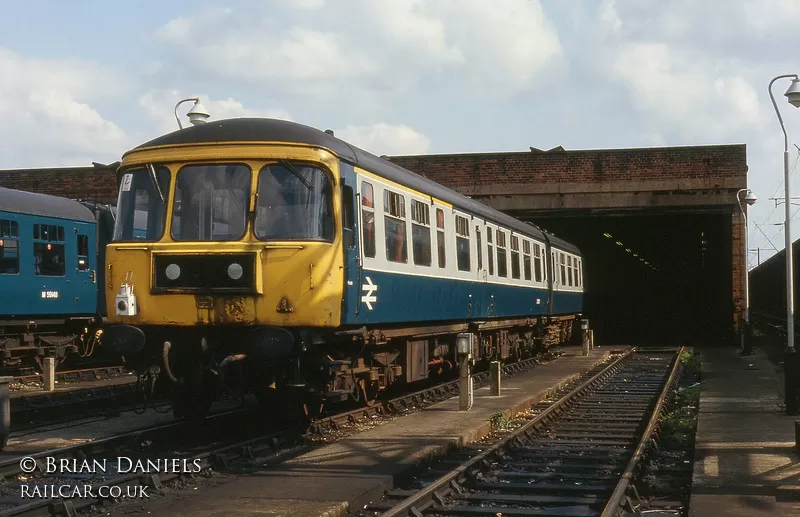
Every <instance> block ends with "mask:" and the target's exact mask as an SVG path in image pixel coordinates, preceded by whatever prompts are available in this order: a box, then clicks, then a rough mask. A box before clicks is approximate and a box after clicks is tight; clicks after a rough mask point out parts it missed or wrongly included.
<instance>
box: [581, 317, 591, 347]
mask: <svg viewBox="0 0 800 517" xmlns="http://www.w3.org/2000/svg"><path fill="white" fill-rule="evenodd" d="M581 334H582V336H581V337H582V338H583V355H589V350H590V348H589V320H587V319H582V320H581Z"/></svg>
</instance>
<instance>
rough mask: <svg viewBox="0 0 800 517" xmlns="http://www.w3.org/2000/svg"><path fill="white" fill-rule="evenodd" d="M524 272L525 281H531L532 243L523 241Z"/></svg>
mask: <svg viewBox="0 0 800 517" xmlns="http://www.w3.org/2000/svg"><path fill="white" fill-rule="evenodd" d="M522 272H523V273H524V274H525V280H530V279H531V243H530V241H522Z"/></svg>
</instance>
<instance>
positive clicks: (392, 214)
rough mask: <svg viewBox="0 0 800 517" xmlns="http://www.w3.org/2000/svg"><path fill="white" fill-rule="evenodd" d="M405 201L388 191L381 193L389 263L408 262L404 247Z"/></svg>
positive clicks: (406, 250)
mask: <svg viewBox="0 0 800 517" xmlns="http://www.w3.org/2000/svg"><path fill="white" fill-rule="evenodd" d="M405 203H406V201H405V198H404V197H403V196H402V195H400V194H397V193H395V192H391V191H389V190H384V191H383V211H384V217H383V220H384V223H383V224H384V227H385V229H386V259H387V260H389V261H390V262H402V263H404V264H405V263H407V262H408V247H407V245H406V204H405Z"/></svg>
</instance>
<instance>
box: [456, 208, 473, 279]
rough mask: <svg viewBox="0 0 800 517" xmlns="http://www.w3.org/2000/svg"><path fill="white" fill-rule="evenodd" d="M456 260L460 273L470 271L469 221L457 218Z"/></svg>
mask: <svg viewBox="0 0 800 517" xmlns="http://www.w3.org/2000/svg"><path fill="white" fill-rule="evenodd" d="M456 260H457V261H458V270H459V271H469V270H470V260H469V220H468V219H467V218H466V217H461V216H460V215H457V216H456Z"/></svg>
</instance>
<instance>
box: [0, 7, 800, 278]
mask: <svg viewBox="0 0 800 517" xmlns="http://www.w3.org/2000/svg"><path fill="white" fill-rule="evenodd" d="M0 6H1V7H2V12H3V16H2V17H1V18H0V116H2V124H0V139H2V145H0V169H8V168H19V167H42V166H59V165H87V164H89V163H90V162H91V161H107V162H112V161H115V160H116V159H118V158H119V156H120V155H121V153H122V152H124V151H125V150H126V149H128V148H130V147H132V146H134V145H137V144H139V143H142V142H144V141H146V140H148V139H150V138H153V137H155V136H157V135H158V134H161V133H163V132H167V131H172V130H174V129H176V128H177V127H176V125H175V120H174V118H173V115H172V109H173V106H174V103H175V102H176V101H177V100H179V99H181V98H184V97H188V96H196V95H199V96H201V97H202V98H203V101H204V103H205V105H206V106H207V107H208V108H209V110H210V112H211V114H212V118H215V119H220V118H228V117H238V116H267V117H278V118H285V119H290V120H295V121H297V122H301V123H304V124H308V125H311V126H315V127H318V128H321V129H324V128H332V129H334V130H335V131H336V135H337V136H339V137H341V138H344V139H346V140H349V141H351V142H352V143H354V144H356V145H358V146H360V147H363V148H365V149H367V150H369V151H372V152H374V153H376V154H416V153H450V152H480V151H520V150H527V149H528V147H529V146H534V147H538V148H545V149H547V148H550V147H555V146H558V145H561V146H564V147H565V148H566V149H592V148H614V147H647V146H663V145H701V144H725V143H745V144H747V151H748V163H749V167H750V173H749V186H750V187H751V188H752V189H753V190H754V191H755V192H756V194H757V195H758V196H759V198H760V199H759V202H758V203H757V204H756V206H755V207H754V208H753V209H752V210H751V216H750V219H751V221H750V222H751V224H750V235H751V248H756V247H761V248H762V260H763V259H764V257H766V256H768V255H769V253H770V252H774V250H773V244H774V247H776V248H778V249H782V248H783V238H784V237H783V230H782V227H781V226H778V225H776V223H782V222H783V215H782V214H783V207H782V206H781V207H778V208H777V209H776V208H775V204H774V202H773V201H770V200H769V199H768V198H770V197H776V196H782V195H783V169H782V152H783V138H782V134H781V132H780V126H779V125H778V122H777V118H776V117H775V113H774V110H773V108H772V105H771V102H770V99H769V95H768V93H767V85H768V83H769V81H770V79H771V78H772V77H774V76H776V75H778V74H782V73H795V72H798V73H800V60H798V59H797V55H798V52H797V49H798V48H799V46H800V45H799V44H800V36H799V35H798V34H799V32H798V28H800V0H703V1H702V2H699V1H696V0H674V1H673V0H616V1H615V0H602V1H601V0H542V1H539V0H491V1H489V0H262V1H256V0H249V1H248V0H239V1H236V0H230V1H228V2H224V0H223V1H220V0H218V1H215V2H211V1H203V0H196V1H192V2H190V1H188V0H169V1H164V0H161V1H158V2H156V1H151V0H140V1H137V2H108V1H103V0H94V1H89V0H70V1H68V2H63V1H56V0H52V1H38V2H27V3H24V2H12V1H10V0H0ZM792 55H794V56H795V58H794V59H792V58H791V56H792ZM789 83H790V81H789V80H782V81H781V82H779V83H778V84H776V86H775V89H774V90H775V93H776V95H777V97H778V98H777V101H778V105H779V107H780V109H781V111H782V113H783V115H784V118H785V120H786V123H787V129H788V131H789V137H790V147H791V149H790V153H791V158H790V164H791V165H792V166H794V165H795V164H796V163H797V158H798V155H799V154H800V151H798V148H796V147H794V144H795V143H798V144H800V110H796V109H795V108H793V107H791V106H790V105H789V104H788V103H787V102H786V100H785V97H783V92H784V91H785V90H786V88H787V87H788V86H789ZM792 178H793V182H794V188H793V189H792V191H793V192H797V193H798V194H800V186H798V183H800V174H794V173H793V174H792ZM798 203H800V200H798ZM798 210H800V205H798V206H796V207H793V209H792V211H793V213H797V211H798ZM793 220H800V217H797V218H796V219H793ZM794 226H795V229H794V231H793V232H792V234H793V237H794V238H795V239H796V238H798V237H800V228H797V226H800V223H797V224H795V225H794ZM755 257H756V254H755V253H752V254H751V261H752V262H753V264H754V263H755V260H756V258H755Z"/></svg>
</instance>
